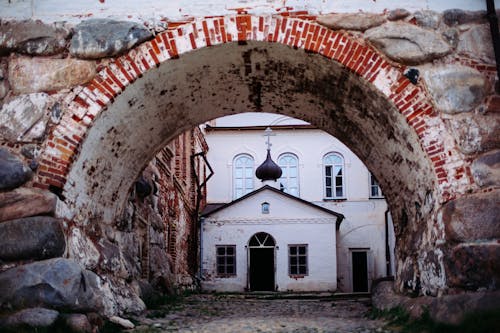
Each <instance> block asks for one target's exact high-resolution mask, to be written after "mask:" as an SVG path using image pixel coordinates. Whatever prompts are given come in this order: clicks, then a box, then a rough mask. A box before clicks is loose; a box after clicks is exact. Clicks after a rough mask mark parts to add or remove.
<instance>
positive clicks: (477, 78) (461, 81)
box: [421, 65, 486, 114]
mask: <svg viewBox="0 0 500 333" xmlns="http://www.w3.org/2000/svg"><path fill="white" fill-rule="evenodd" d="M421 72H422V77H423V79H424V80H425V82H426V83H427V86H428V87H429V91H430V92H431V95H432V97H433V99H434V101H435V102H436V105H437V107H438V108H439V109H440V110H441V111H443V112H445V113H449V114H455V113H460V112H469V111H471V110H473V109H474V108H475V107H476V106H478V105H479V104H480V103H481V102H482V101H483V99H484V96H485V94H486V92H485V91H486V80H485V78H484V76H483V75H482V74H481V73H480V72H479V71H477V70H475V69H473V68H470V67H466V66H461V65H443V66H423V67H421Z"/></svg>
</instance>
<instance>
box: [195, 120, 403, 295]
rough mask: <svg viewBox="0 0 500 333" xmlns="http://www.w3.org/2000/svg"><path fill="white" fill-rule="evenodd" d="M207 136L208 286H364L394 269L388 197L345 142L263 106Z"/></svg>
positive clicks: (204, 255) (219, 123)
mask: <svg viewBox="0 0 500 333" xmlns="http://www.w3.org/2000/svg"><path fill="white" fill-rule="evenodd" d="M266 129H267V130H266ZM205 137H206V140H207V144H208V146H209V152H208V155H207V157H208V160H209V162H210V164H211V166H212V168H213V169H214V172H215V173H214V176H213V177H212V178H211V179H210V180H209V182H208V184H207V193H208V197H207V202H208V206H207V207H206V209H205V211H204V213H203V216H202V219H201V221H202V222H201V228H200V229H201V232H200V238H201V242H200V257H201V260H200V261H201V262H200V272H201V285H202V289H204V290H211V291H340V292H368V291H369V288H370V286H371V282H372V281H373V280H374V279H376V278H381V277H385V276H388V275H392V274H393V261H394V258H393V255H392V253H393V248H394V233H393V228H392V222H391V219H390V213H389V211H388V207H387V203H386V201H385V199H384V197H383V194H382V192H381V189H380V188H379V187H378V183H377V182H376V179H375V178H374V177H373V176H372V175H371V173H370V172H369V171H368V170H367V168H366V167H365V166H364V164H363V163H362V162H361V161H360V160H359V159H358V158H357V156H356V155H355V154H354V153H353V152H352V151H350V150H349V149H348V148H347V147H346V146H345V145H344V144H342V143H341V142H340V141H338V140H337V139H335V138H334V137H332V136H330V135H329V134H327V133H324V132H322V131H320V130H318V129H316V128H314V127H312V126H311V125H309V124H308V123H305V122H303V121H300V120H297V119H293V118H288V117H282V116H278V115H271V114H261V113H259V114H252V113H249V114H243V115H238V116H229V117H224V118H220V119H217V120H214V121H212V122H210V123H208V124H207V125H206V127H205Z"/></svg>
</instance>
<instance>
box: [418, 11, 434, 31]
mask: <svg viewBox="0 0 500 333" xmlns="http://www.w3.org/2000/svg"><path fill="white" fill-rule="evenodd" d="M413 16H414V17H415V21H416V23H417V25H419V26H421V27H423V28H429V29H437V28H438V27H439V22H440V20H441V15H440V14H439V13H437V12H435V11H432V10H419V11H417V12H415V14H413Z"/></svg>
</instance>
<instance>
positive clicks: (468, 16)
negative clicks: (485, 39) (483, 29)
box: [443, 9, 486, 26]
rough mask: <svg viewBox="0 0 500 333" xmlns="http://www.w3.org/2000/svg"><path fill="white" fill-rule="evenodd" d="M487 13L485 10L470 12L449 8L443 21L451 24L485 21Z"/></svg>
mask: <svg viewBox="0 0 500 333" xmlns="http://www.w3.org/2000/svg"><path fill="white" fill-rule="evenodd" d="M485 14H486V13H485V12H483V11H478V12H469V11H465V10H462V9H448V10H445V11H444V12H443V22H444V23H445V24H447V25H449V26H454V25H461V24H467V23H485V21H486V15H485Z"/></svg>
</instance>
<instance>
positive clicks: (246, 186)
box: [233, 154, 254, 199]
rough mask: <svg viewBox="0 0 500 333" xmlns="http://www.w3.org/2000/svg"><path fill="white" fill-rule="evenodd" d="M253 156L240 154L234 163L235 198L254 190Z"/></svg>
mask: <svg viewBox="0 0 500 333" xmlns="http://www.w3.org/2000/svg"><path fill="white" fill-rule="evenodd" d="M253 166H254V161H253V157H252V156H250V155H246V154H243V155H238V156H236V157H235V158H234V163H233V198H234V199H238V198H240V197H242V196H244V195H245V194H247V193H250V192H252V191H253V179H254V177H253V174H254V171H253Z"/></svg>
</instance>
